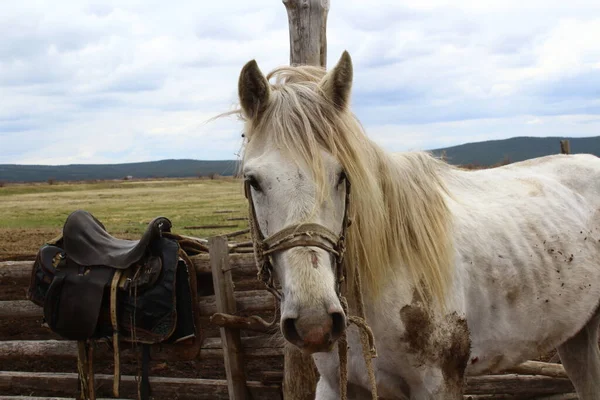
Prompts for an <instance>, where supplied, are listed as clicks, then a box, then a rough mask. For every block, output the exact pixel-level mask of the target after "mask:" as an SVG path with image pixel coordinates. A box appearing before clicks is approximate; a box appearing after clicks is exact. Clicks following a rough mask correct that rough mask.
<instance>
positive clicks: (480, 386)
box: [0, 372, 576, 400]
mask: <svg viewBox="0 0 600 400" xmlns="http://www.w3.org/2000/svg"><path fill="white" fill-rule="evenodd" d="M96 379H97V381H98V384H97V388H98V392H99V393H100V395H107V394H109V393H108V391H109V390H110V388H111V383H112V379H113V376H112V375H102V374H97V375H96ZM467 381H468V385H467V386H468V388H467V395H466V396H465V397H464V398H465V399H473V400H475V399H477V400H483V399H486V400H492V399H494V400H496V399H512V398H514V399H523V398H524V397H526V396H527V397H529V398H531V397H532V396H536V395H537V396H538V397H537V399H538V400H542V399H543V400H567V399H574V398H576V397H573V394H572V393H573V389H572V386H571V389H570V390H568V389H567V390H565V388H567V387H568V385H567V384H566V383H569V384H570V382H568V381H566V380H564V379H557V378H548V377H542V376H519V377H517V376H515V375H492V376H482V377H470V378H468V379H467ZM150 383H151V385H152V390H153V393H155V394H157V395H161V397H162V398H173V397H172V396H173V395H174V394H178V395H186V394H198V395H199V396H200V397H199V398H203V399H207V398H218V399H227V384H226V382H225V381H223V380H211V379H184V378H158V377H150ZM515 384H516V385H517V386H515ZM247 386H248V389H249V391H250V393H251V394H252V396H253V397H252V398H253V399H275V398H281V397H280V388H279V387H278V386H277V385H264V384H262V383H259V382H248V383H247ZM76 388H77V374H69V373H34V372H0V392H2V393H7V392H8V391H9V390H13V391H14V390H19V391H20V392H26V393H33V394H36V393H40V392H45V393H44V394H49V393H53V394H59V395H65V394H67V395H69V394H72V393H73V392H74V391H75V390H76ZM136 390H137V388H136V387H135V380H134V377H132V376H124V377H123V395H124V396H129V395H130V394H131V393H135V391H136ZM483 390H487V392H484V393H475V392H480V391H483ZM552 391H554V392H552ZM561 391H562V393H560V392H561ZM489 393H494V395H490V394H489ZM544 394H546V395H544ZM211 396H214V397H211ZM510 396H513V397H510Z"/></svg>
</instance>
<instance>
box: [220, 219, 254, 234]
mask: <svg viewBox="0 0 600 400" xmlns="http://www.w3.org/2000/svg"><path fill="white" fill-rule="evenodd" d="M227 220H228V221H244V220H248V217H235V218H227ZM249 232H250V228H246V229H242V230H239V231H234V232H229V233H227V234H226V235H225V236H226V237H228V238H232V237H235V236H240V235H245V234H246V233H249Z"/></svg>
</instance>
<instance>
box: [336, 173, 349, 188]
mask: <svg viewBox="0 0 600 400" xmlns="http://www.w3.org/2000/svg"><path fill="white" fill-rule="evenodd" d="M346 179H347V177H346V172H344V171H342V172H340V177H339V178H338V182H337V184H338V186H339V185H341V184H342V183H343V182H344V181H345V180H346Z"/></svg>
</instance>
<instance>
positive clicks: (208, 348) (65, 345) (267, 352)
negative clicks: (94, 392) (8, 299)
mask: <svg viewBox="0 0 600 400" xmlns="http://www.w3.org/2000/svg"><path fill="white" fill-rule="evenodd" d="M221 343H222V342H221V339H220V338H208V339H205V340H204V342H203V343H202V347H201V349H200V354H199V356H198V357H199V358H200V359H203V358H222V357H223V349H222V344H221ZM241 343H242V348H243V349H244V355H245V356H246V357H247V358H269V357H278V356H282V355H283V347H282V346H283V344H282V343H281V339H280V338H279V337H277V336H267V335H260V336H252V337H244V338H241ZM97 347H98V351H97V352H96V359H112V356H113V354H112V351H111V350H110V348H109V347H108V344H107V345H104V344H102V343H98V344H97ZM151 355H152V360H154V361H175V360H180V359H181V354H180V351H178V350H177V349H176V348H175V347H174V345H173V346H160V345H156V346H152V347H151ZM39 357H44V358H55V359H76V358H77V342H74V341H70V340H5V341H0V360H14V359H36V358H39ZM121 357H122V359H123V360H126V361H135V360H136V359H137V356H136V355H135V354H134V353H133V352H132V351H131V350H130V349H127V348H123V349H122V352H121Z"/></svg>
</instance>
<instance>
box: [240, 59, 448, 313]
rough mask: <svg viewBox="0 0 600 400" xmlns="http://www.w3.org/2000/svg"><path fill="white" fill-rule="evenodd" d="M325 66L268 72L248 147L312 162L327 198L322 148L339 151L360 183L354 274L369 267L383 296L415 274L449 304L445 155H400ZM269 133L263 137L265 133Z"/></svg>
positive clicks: (372, 291)
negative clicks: (329, 83)
mask: <svg viewBox="0 0 600 400" xmlns="http://www.w3.org/2000/svg"><path fill="white" fill-rule="evenodd" d="M324 74H325V71H324V70H323V69H321V68H316V67H306V66H301V67H282V68H278V69H276V70H274V71H272V72H270V73H269V74H268V75H267V79H269V80H271V79H273V80H274V83H272V84H271V96H270V99H269V104H268V105H267V106H266V108H265V110H264V112H263V113H262V115H261V117H260V118H259V119H258V120H248V121H246V132H245V135H246V139H247V143H246V148H245V149H244V151H243V157H242V158H243V160H245V156H246V154H247V151H246V150H247V147H249V146H252V145H253V142H255V140H256V141H258V142H260V145H261V146H265V145H267V146H272V147H274V148H277V149H279V150H281V151H283V152H285V153H286V155H287V156H288V157H289V158H290V159H291V160H294V161H295V162H298V163H303V164H304V165H308V166H309V168H310V169H311V171H312V173H313V178H314V180H315V183H316V187H317V194H318V199H319V200H324V199H326V198H327V196H328V195H329V192H328V190H329V189H328V186H327V185H326V182H327V179H326V172H327V171H325V170H324V164H323V162H322V160H321V157H320V154H321V151H322V150H325V151H326V152H328V153H330V154H331V155H333V156H334V157H335V158H336V159H337V160H338V161H339V162H340V164H341V165H342V167H343V169H344V171H345V173H346V175H347V177H348V179H349V180H350V182H351V185H352V193H351V200H350V210H349V211H350V216H351V218H352V220H353V224H352V226H351V227H350V228H349V230H348V239H347V253H346V257H345V261H344V263H345V267H346V271H347V274H348V278H349V282H353V279H352V278H353V276H354V274H355V273H356V272H359V273H360V274H361V278H362V281H363V285H364V290H365V291H366V292H367V293H368V294H369V295H371V296H374V297H376V296H377V295H378V294H380V293H381V292H382V289H383V286H384V284H385V283H386V282H389V281H390V280H391V279H395V278H400V277H404V278H408V279H411V280H412V281H413V282H415V285H416V288H417V290H418V291H419V292H420V294H421V297H422V298H423V299H425V298H431V299H433V300H437V304H441V305H443V304H444V302H445V299H446V297H447V291H448V287H449V285H450V279H451V269H452V265H453V246H452V243H451V239H450V238H451V232H450V229H451V226H450V225H451V218H450V211H449V209H448V207H447V204H446V199H445V188H444V185H443V182H442V179H441V171H442V170H443V169H444V168H445V165H446V164H445V163H443V162H441V161H439V160H436V159H434V158H433V157H432V156H430V155H428V154H426V153H421V152H414V153H406V154H403V155H399V156H397V157H392V156H391V155H390V154H387V153H385V152H384V151H383V150H382V149H381V148H379V147H378V146H377V145H376V144H375V143H373V142H372V141H371V140H370V139H369V138H368V137H367V136H366V134H365V133H364V131H363V129H362V126H361V124H360V122H359V121H358V120H357V118H356V117H355V116H354V115H353V114H352V113H351V112H350V111H349V110H344V111H340V110H339V109H336V107H335V106H334V105H333V104H332V103H331V102H329V101H328V100H327V99H326V98H325V96H323V94H322V93H321V92H320V90H319V86H318V84H319V82H320V80H321V79H322V77H323V76H324ZM261 137H262V139H263V140H260V138H261Z"/></svg>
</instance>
